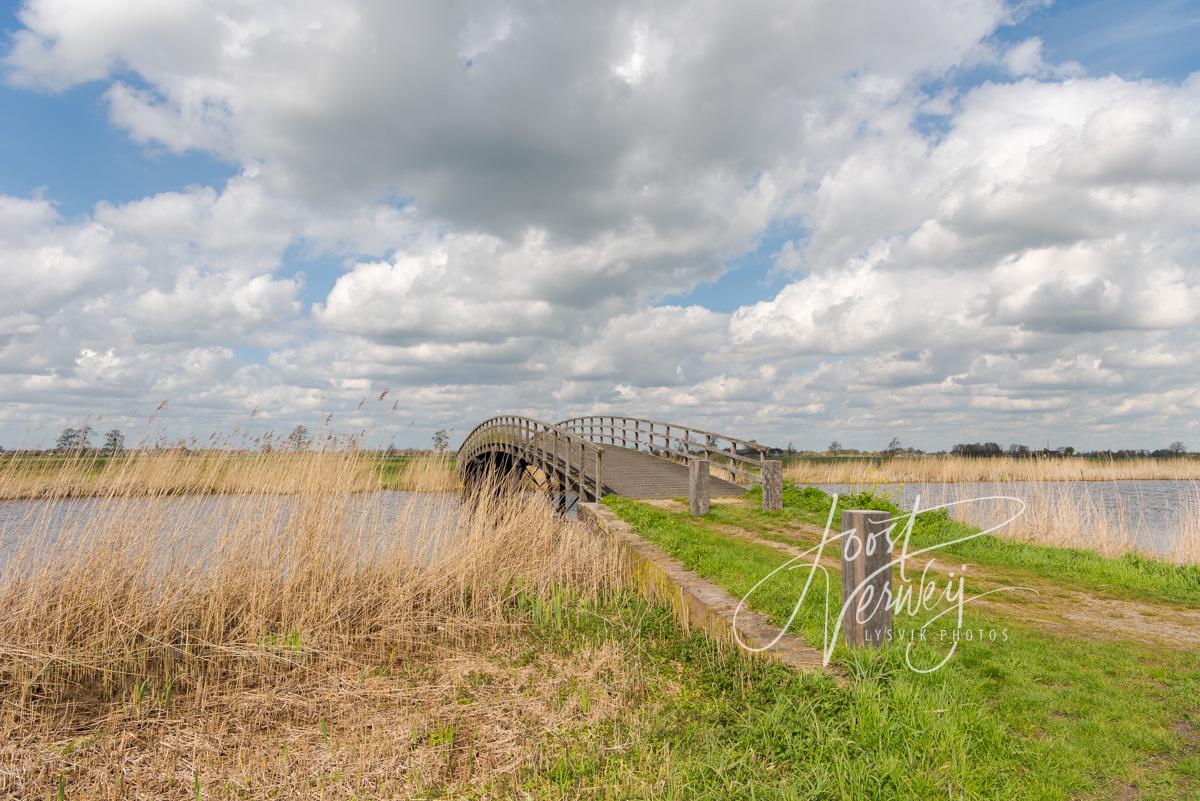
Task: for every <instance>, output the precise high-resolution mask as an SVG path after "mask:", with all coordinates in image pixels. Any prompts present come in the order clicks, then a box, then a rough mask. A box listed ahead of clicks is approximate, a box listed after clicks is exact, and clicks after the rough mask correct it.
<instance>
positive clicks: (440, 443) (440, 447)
mask: <svg viewBox="0 0 1200 801" xmlns="http://www.w3.org/2000/svg"><path fill="white" fill-rule="evenodd" d="M448 447H450V432H449V431H447V430H446V429H444V428H439V429H438V430H437V431H434V432H433V449H434V450H435V451H437V452H438V453H442V452H443V451H445V450H446V448H448Z"/></svg>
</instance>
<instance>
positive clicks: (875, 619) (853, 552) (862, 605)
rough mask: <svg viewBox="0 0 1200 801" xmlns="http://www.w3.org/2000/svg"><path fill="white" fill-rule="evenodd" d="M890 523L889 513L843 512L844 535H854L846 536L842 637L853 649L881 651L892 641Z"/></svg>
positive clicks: (844, 539)
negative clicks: (880, 647) (885, 566)
mask: <svg viewBox="0 0 1200 801" xmlns="http://www.w3.org/2000/svg"><path fill="white" fill-rule="evenodd" d="M890 519H891V514H890V513H888V512H877V511H874V510H854V511H851V510H846V511H843V512H842V531H843V532H853V533H843V535H842V606H843V612H842V634H843V637H844V638H845V640H846V644H847V645H850V646H856V647H857V646H869V647H872V648H878V647H879V646H881V645H884V644H885V643H887V642H890V640H891V638H890V636H889V635H890V634H891V631H892V609H891V601H892V571H891V568H890V567H888V568H884V565H887V564H888V563H889V562H891V561H892V553H891V551H892V543H891V540H890V538H889V537H888V531H887V529H888V528H889V527H890V524H889V522H888V521H889V520H890ZM877 570H878V571H879V572H878V573H877V574H876V575H874V576H871V574H872V573H875V571H877ZM868 576H871V577H870V578H867V577H868ZM852 595H853V597H851V596H852Z"/></svg>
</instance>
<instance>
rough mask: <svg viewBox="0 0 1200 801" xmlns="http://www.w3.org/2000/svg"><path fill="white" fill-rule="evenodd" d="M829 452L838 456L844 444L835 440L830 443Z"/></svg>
mask: <svg viewBox="0 0 1200 801" xmlns="http://www.w3.org/2000/svg"><path fill="white" fill-rule="evenodd" d="M828 450H829V452H830V453H832V454H833V455H835V456H836V455H837V454H838V452H839V451H841V450H842V443H840V442H838V441H837V440H836V439H835V440H834V441H833V442H831V443H829V448H828Z"/></svg>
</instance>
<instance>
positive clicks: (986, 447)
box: [950, 442, 1004, 456]
mask: <svg viewBox="0 0 1200 801" xmlns="http://www.w3.org/2000/svg"><path fill="white" fill-rule="evenodd" d="M950 453H951V454H953V455H955V456H1000V455H1001V454H1003V453H1004V449H1003V448H1001V447H1000V445H999V444H998V443H995V442H971V443H959V444H958V445H955V446H954V447H953V448H951V449H950Z"/></svg>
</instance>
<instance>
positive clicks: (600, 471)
mask: <svg viewBox="0 0 1200 801" xmlns="http://www.w3.org/2000/svg"><path fill="white" fill-rule="evenodd" d="M603 479H604V448H596V500H597V501H599V500H600V499H601V498H603V497H604V480H603Z"/></svg>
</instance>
